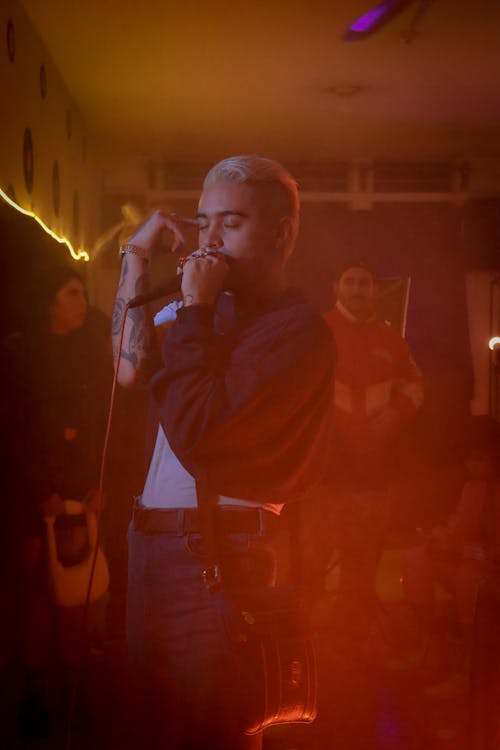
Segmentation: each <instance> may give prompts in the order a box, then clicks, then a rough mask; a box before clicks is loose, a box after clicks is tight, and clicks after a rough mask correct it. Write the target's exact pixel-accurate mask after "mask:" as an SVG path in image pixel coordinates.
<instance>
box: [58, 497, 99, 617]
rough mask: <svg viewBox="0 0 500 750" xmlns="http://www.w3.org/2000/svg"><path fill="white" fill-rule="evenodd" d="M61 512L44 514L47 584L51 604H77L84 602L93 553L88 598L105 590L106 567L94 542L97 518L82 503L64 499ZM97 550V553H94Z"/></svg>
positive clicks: (90, 599) (94, 597)
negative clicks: (52, 601) (59, 513)
mask: <svg viewBox="0 0 500 750" xmlns="http://www.w3.org/2000/svg"><path fill="white" fill-rule="evenodd" d="M64 508H65V512H64V513H63V514H62V515H59V516H55V515H49V516H45V518H44V521H45V525H46V532H47V547H48V570H49V587H50V591H51V594H52V597H53V600H54V602H55V604H57V605H59V606H60V607H78V606H82V605H83V604H85V602H86V599H87V594H88V590H89V583H90V576H91V571H92V565H93V560H94V556H95V555H96V561H95V568H94V572H93V576H92V585H91V587H90V595H89V601H90V602H95V601H97V599H100V598H101V597H102V596H104V594H106V593H107V591H108V589H109V568H108V563H107V561H106V557H105V556H104V552H103V551H102V548H101V546H100V545H98V543H97V517H96V514H95V513H94V512H93V511H91V510H89V509H88V508H87V506H86V505H85V503H82V502H78V501H76V500H64ZM96 549H97V552H96Z"/></svg>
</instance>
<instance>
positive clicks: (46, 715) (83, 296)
mask: <svg viewBox="0 0 500 750" xmlns="http://www.w3.org/2000/svg"><path fill="white" fill-rule="evenodd" d="M38 297H39V304H38V305H37V306H36V307H35V308H34V309H33V313H34V315H33V324H32V325H31V326H30V328H29V330H27V331H25V332H23V333H19V334H14V335H12V336H10V337H9V340H8V342H7V345H6V348H7V357H6V359H7V374H8V381H7V387H6V389H5V392H4V401H5V404H4V409H3V411H4V420H5V421H4V424H6V426H7V427H6V429H7V430H8V451H7V453H8V458H9V461H8V477H9V485H10V487H9V489H10V493H9V494H10V498H11V499H12V502H11V508H12V511H11V518H10V523H11V525H13V530H14V548H15V560H16V565H17V566H18V569H19V581H20V585H19V595H18V602H19V614H20V622H19V638H20V657H21V661H22V668H23V672H24V686H23V694H22V698H21V706H20V711H19V717H18V730H19V732H20V733H21V734H22V735H23V736H46V735H48V734H49V733H50V728H51V712H50V710H49V708H50V706H49V702H48V693H47V687H48V673H49V667H51V666H52V663H53V662H52V660H51V656H52V654H55V655H56V664H57V667H58V669H60V670H61V675H60V676H61V679H60V681H59V684H60V686H61V697H62V699H63V700H64V698H66V700H67V699H68V697H69V695H70V692H71V686H72V685H73V684H74V682H75V679H76V677H75V673H76V670H77V668H78V666H79V664H81V660H82V656H83V653H84V651H85V643H86V638H85V632H84V630H85V628H84V620H83V611H82V607H58V606H55V605H54V604H53V603H52V601H51V597H50V592H49V586H48V564H47V549H46V526H45V522H44V518H45V517H46V516H56V517H57V520H56V522H55V527H56V529H58V535H59V539H60V541H61V543H63V542H66V544H65V545H64V546H66V547H67V551H69V552H70V554H76V558H77V557H78V555H80V557H81V556H82V555H85V553H86V549H87V546H88V539H87V538H86V533H85V528H84V522H85V517H83V519H82V517H81V516H76V517H72V518H71V519H70V518H69V517H68V516H65V514H64V500H68V499H72V500H76V501H83V502H85V503H89V504H90V506H91V507H92V506H93V505H94V506H95V505H96V504H97V503H98V501H99V498H98V496H97V486H98V473H99V462H100V454H101V448H102V439H103V435H104V427H105V418H106V407H107V405H108V400H109V387H110V382H111V374H112V363H111V362H112V360H111V345H110V340H109V333H108V328H107V326H106V327H104V326H102V325H100V323H102V320H101V321H98V319H97V317H96V315H95V314H92V313H90V314H89V312H90V311H89V305H88V299H87V292H86V288H85V285H84V282H83V279H82V278H81V277H80V275H79V274H78V273H77V272H76V270H75V269H74V268H73V267H71V266H63V267H58V268H54V269H52V270H51V272H50V273H49V274H46V276H45V278H44V279H43V280H42V283H41V284H40V287H39V290H38ZM75 545H76V547H75ZM60 549H61V550H62V549H63V544H61V548H60ZM76 558H75V559H76Z"/></svg>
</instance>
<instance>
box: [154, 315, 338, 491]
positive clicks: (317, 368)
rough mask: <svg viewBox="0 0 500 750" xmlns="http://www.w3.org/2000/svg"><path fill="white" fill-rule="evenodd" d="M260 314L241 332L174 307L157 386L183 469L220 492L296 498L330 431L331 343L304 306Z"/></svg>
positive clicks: (316, 474) (315, 468)
mask: <svg viewBox="0 0 500 750" xmlns="http://www.w3.org/2000/svg"><path fill="white" fill-rule="evenodd" d="M298 310H299V311H298V312H297V311H296V312H295V313H291V312H290V311H285V312H284V311H280V312H279V313H276V312H274V313H271V314H267V315H263V316H261V317H260V318H258V319H257V320H256V321H255V322H254V323H253V324H252V325H250V326H248V327H247V328H246V329H244V330H243V331H242V333H241V334H240V335H239V337H238V339H233V338H231V337H230V336H229V337H225V336H220V335H217V334H215V333H214V331H213V320H212V318H213V312H212V310H211V308H208V307H204V306H192V307H188V308H185V309H182V310H180V311H179V313H178V318H177V321H176V323H175V324H174V325H173V326H172V328H171V330H170V333H169V335H168V337H167V339H166V342H165V345H164V367H163V369H162V371H161V372H160V373H159V374H158V375H157V376H156V378H155V379H154V382H153V384H152V388H153V393H154V396H155V398H156V400H157V403H158V407H159V411H160V422H161V424H162V426H163V428H164V430H165V433H166V435H167V438H168V441H169V443H170V445H171V447H172V450H173V451H174V453H175V454H176V455H177V457H178V458H179V460H180V461H181V463H182V464H183V465H184V466H185V467H186V469H187V470H188V471H189V472H190V473H191V474H193V475H194V476H198V475H199V474H200V472H203V474H204V476H206V477H207V479H208V482H209V484H210V486H211V487H212V488H213V489H214V490H215V491H217V492H218V493H219V494H224V495H227V496H230V497H239V498H242V499H250V500H252V499H255V500H262V499H263V497H264V498H270V499H274V500H275V501H278V500H281V501H285V500H287V499H295V498H296V497H297V496H299V495H300V494H303V493H304V492H305V491H306V490H307V488H308V485H309V484H310V483H311V482H312V481H314V480H319V478H320V474H321V469H320V466H321V463H322V461H323V460H326V456H324V455H323V453H324V447H323V444H326V433H327V430H328V412H329V408H328V406H329V399H330V394H331V382H332V371H333V359H334V354H333V341H332V337H331V334H330V332H329V330H328V328H327V326H326V325H325V324H324V322H323V321H322V320H321V318H320V317H319V316H316V315H315V314H314V313H312V312H311V311H309V309H308V308H307V307H306V306H305V305H303V306H299V308H298Z"/></svg>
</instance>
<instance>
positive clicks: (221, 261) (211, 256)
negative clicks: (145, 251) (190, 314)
mask: <svg viewBox="0 0 500 750" xmlns="http://www.w3.org/2000/svg"><path fill="white" fill-rule="evenodd" d="M200 258H203V259H207V258H208V260H209V263H206V264H205V265H202V264H200V263H199V262H198V263H197V265H196V266H195V265H192V264H193V263H194V261H197V260H198V259H200ZM188 261H189V262H188ZM214 261H217V262H216V263H214ZM189 266H191V269H190V272H189V273H188V277H187V279H186V286H184V273H185V271H184V267H186V269H188V268H189ZM228 272H229V257H228V256H227V255H225V254H224V253H223V252H221V251H220V250H210V249H208V248H202V249H200V250H195V251H194V253H191V255H188V256H187V257H186V258H179V266H178V268H177V275H176V276H173V277H172V278H170V279H167V280H166V281H164V282H163V284H159V285H158V286H156V287H155V288H154V289H152V290H151V291H150V292H145V293H144V294H139V295H137V296H136V297H134V298H133V299H131V300H130V302H129V304H128V307H129V309H133V308H134V307H141V306H142V305H145V304H146V303H147V302H153V301H154V300H157V299H160V298H161V297H167V296H168V295H169V294H175V292H178V291H180V290H181V289H182V294H183V297H184V304H185V305H186V306H188V305H194V304H198V305H199V304H213V302H215V298H216V297H217V295H218V294H219V292H220V291H222V287H223V283H224V281H225V279H226V277H227V274H228ZM219 281H220V285H219ZM202 300H204V301H202ZM210 300H211V301H210Z"/></svg>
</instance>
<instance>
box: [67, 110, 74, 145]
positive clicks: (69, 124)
mask: <svg viewBox="0 0 500 750" xmlns="http://www.w3.org/2000/svg"><path fill="white" fill-rule="evenodd" d="M72 131H73V118H72V117H71V110H70V109H67V110H66V135H67V136H68V141H69V140H70V139H71V133H72Z"/></svg>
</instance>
